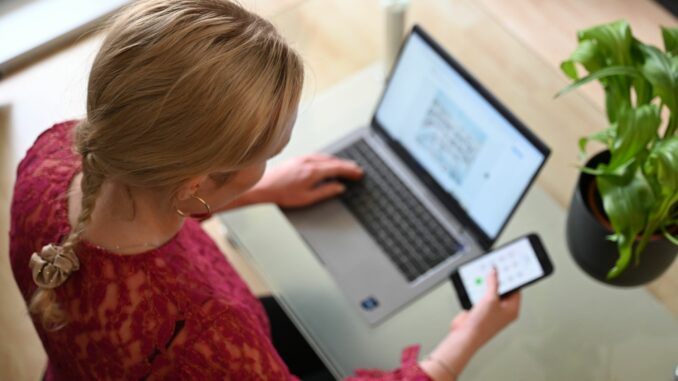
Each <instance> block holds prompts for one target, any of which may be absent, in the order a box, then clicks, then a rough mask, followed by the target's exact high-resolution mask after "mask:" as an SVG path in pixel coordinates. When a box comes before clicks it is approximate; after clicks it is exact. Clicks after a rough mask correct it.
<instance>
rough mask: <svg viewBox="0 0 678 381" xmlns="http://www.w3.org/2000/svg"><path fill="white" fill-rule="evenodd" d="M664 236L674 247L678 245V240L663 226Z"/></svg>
mask: <svg viewBox="0 0 678 381" xmlns="http://www.w3.org/2000/svg"><path fill="white" fill-rule="evenodd" d="M662 234H664V237H665V238H666V239H667V240H669V242H671V243H672V244H674V245H678V238H676V237H674V236H673V235H672V234H671V233H669V232H668V231H667V230H666V228H665V227H664V226H662Z"/></svg>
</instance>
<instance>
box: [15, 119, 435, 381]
mask: <svg viewBox="0 0 678 381" xmlns="http://www.w3.org/2000/svg"><path fill="white" fill-rule="evenodd" d="M75 123H76V122H73V121H71V122H66V123H62V124H57V125H55V126H54V127H52V128H50V129H49V130H47V131H46V132H44V133H43V134H42V135H41V136H40V137H39V138H38V139H37V141H36V142H35V144H34V145H33V147H32V148H31V149H30V150H29V151H28V153H27V154H26V157H25V158H24V159H23V161H22V162H21V164H20V165H19V167H18V169H17V181H16V186H15V188H14V198H13V200H12V209H11V230H10V259H11V264H12V270H13V272H14V277H15V279H16V282H17V284H18V285H19V288H20V289H21V292H22V294H23V296H24V299H26V300H29V299H30V297H31V295H32V294H33V292H34V291H35V289H36V287H37V286H36V285H35V284H34V282H33V279H32V277H31V271H30V269H29V266H28V263H29V259H30V256H31V254H32V253H33V252H36V251H39V250H40V248H41V247H42V246H43V245H46V244H48V243H60V242H61V241H62V240H63V238H64V237H65V236H66V235H67V234H68V233H69V231H70V225H69V222H68V199H67V195H66V192H67V190H68V189H69V185H70V182H71V180H72V178H73V177H74V176H75V175H76V174H77V173H78V172H79V170H80V158H79V156H77V154H76V153H74V151H73V149H72V148H71V147H72V141H73V139H72V136H71V135H72V131H73V126H74V125H75ZM76 253H77V255H78V257H79V260H80V270H79V271H77V272H75V273H73V274H72V275H71V276H70V278H69V279H68V280H67V281H66V282H65V283H64V284H63V285H62V286H60V287H58V288H57V289H56V294H57V298H58V301H59V303H60V305H61V307H62V308H63V309H64V310H65V311H67V313H68V315H69V318H70V320H69V324H68V325H66V327H64V328H62V329H61V330H58V331H56V332H47V331H45V330H44V329H42V327H41V325H40V324H39V323H37V322H36V323H35V327H36V329H37V331H38V334H39V335H40V339H41V340H42V343H43V345H44V347H45V350H46V352H47V355H48V357H49V363H48V367H47V372H46V379H47V380H69V381H74V380H95V379H96V380H113V379H114V380H123V379H124V380H288V379H291V380H296V379H297V378H296V377H294V376H292V375H290V374H289V371H288V369H287V367H286V366H285V364H284V363H283V361H282V360H281V359H280V356H279V355H278V353H277V352H276V350H275V348H274V347H273V345H272V344H271V335H270V328H269V323H268V319H267V317H266V314H265V312H264V309H263V307H262V305H261V304H260V303H259V301H258V300H257V298H256V297H254V296H253V295H252V293H251V292H250V290H249V289H248V288H247V286H246V285H245V283H244V282H243V281H242V279H241V278H240V276H238V274H237V273H236V272H235V270H234V269H233V267H232V266H231V265H230V263H229V262H228V261H227V260H226V258H225V257H224V255H223V254H222V253H221V252H220V251H219V249H218V248H217V246H216V245H215V244H214V242H213V241H212V240H211V239H210V238H209V237H208V236H207V234H206V233H205V232H204V231H203V230H202V229H201V227H200V225H199V224H198V223H197V222H195V221H186V222H185V224H184V225H183V227H182V229H181V230H180V231H179V232H178V233H177V235H176V236H175V237H174V238H172V239H171V240H170V241H169V242H167V243H166V244H165V245H163V246H162V247H159V248H157V249H154V250H150V251H147V252H144V253H141V254H137V255H116V254H114V253H111V252H108V251H105V250H103V249H101V248H98V247H96V246H94V245H92V244H88V243H87V242H82V243H81V244H80V245H79V247H78V248H77V250H76ZM417 352H418V348H417V347H410V348H408V349H406V350H405V351H403V362H402V366H401V368H399V369H396V370H393V371H380V370H358V371H356V375H355V377H352V378H351V379H353V380H368V379H369V380H372V379H379V380H429V377H427V376H426V374H425V373H424V372H423V371H422V369H421V368H420V367H419V366H418V365H417V361H416V357H417Z"/></svg>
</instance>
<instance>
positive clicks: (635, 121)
mask: <svg viewBox="0 0 678 381" xmlns="http://www.w3.org/2000/svg"><path fill="white" fill-rule="evenodd" d="M660 124H661V118H660V116H659V108H658V107H657V106H655V105H653V104H648V105H643V106H641V107H638V108H635V109H634V108H622V109H621V110H619V116H618V118H617V134H616V137H615V140H614V142H613V144H612V146H611V147H610V153H611V157H610V162H609V164H608V168H609V171H610V172H614V171H615V170H616V169H617V168H619V167H620V166H623V165H626V164H628V163H629V161H630V160H635V159H637V157H638V155H639V154H640V153H641V152H642V151H645V150H647V147H648V145H649V144H650V143H651V142H653V141H654V140H655V139H656V138H657V136H658V135H657V130H658V128H659V126H660Z"/></svg>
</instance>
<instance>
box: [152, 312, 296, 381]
mask: <svg viewBox="0 0 678 381" xmlns="http://www.w3.org/2000/svg"><path fill="white" fill-rule="evenodd" d="M188 325H189V324H188V323H187V324H186V330H187V331H188V332H185V334H181V335H179V336H178V337H177V339H176V340H175V342H174V344H173V347H174V348H172V349H171V350H170V351H171V352H172V354H171V357H174V359H171V358H168V360H169V361H170V362H174V366H176V368H175V369H174V370H175V371H176V372H177V373H178V374H176V375H170V374H167V373H166V372H165V371H163V369H158V371H157V372H154V379H155V377H157V379H159V380H160V379H168V378H172V377H176V379H179V380H242V381H250V380H252V381H254V380H258V381H259V380H260V381H269V380H270V381H273V380H275V381H280V380H294V381H298V378H297V377H295V376H293V375H291V374H290V372H289V370H288V369H287V366H286V365H285V363H284V362H283V361H282V359H281V358H280V356H279V355H278V353H277V352H276V350H275V348H274V347H273V344H272V343H271V341H270V339H269V338H268V336H267V335H266V334H265V333H264V332H263V330H262V329H261V328H260V327H259V324H258V323H257V322H255V321H254V319H253V317H251V316H249V315H247V314H246V313H245V312H243V311H240V310H238V309H237V308H232V309H229V310H227V311H226V312H223V313H221V314H220V315H219V316H218V317H216V318H214V319H212V321H210V322H203V323H198V324H195V325H194V327H193V328H190V327H188ZM158 365H160V367H161V368H162V365H161V364H158Z"/></svg>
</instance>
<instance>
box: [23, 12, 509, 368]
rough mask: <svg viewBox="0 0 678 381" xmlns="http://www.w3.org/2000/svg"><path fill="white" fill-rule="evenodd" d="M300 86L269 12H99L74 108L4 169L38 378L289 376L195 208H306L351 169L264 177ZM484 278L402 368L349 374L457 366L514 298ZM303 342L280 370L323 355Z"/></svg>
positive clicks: (316, 160)
mask: <svg viewBox="0 0 678 381" xmlns="http://www.w3.org/2000/svg"><path fill="white" fill-rule="evenodd" d="M302 83H303V68H302V64H301V60H300V59H299V57H298V55H297V54H296V53H295V52H294V51H293V50H292V49H290V48H289V47H288V46H287V44H286V43H285V42H284V41H283V39H282V38H281V37H280V36H279V35H278V33H277V32H276V31H275V29H274V28H273V26H272V25H271V24H270V23H268V22H267V21H265V20H262V19H261V18H259V17H258V16H256V15H254V14H252V13H249V12H247V11H245V10H243V9H242V8H241V7H239V6H238V5H236V4H233V3H231V2H229V1H226V0H148V1H139V2H135V3H133V4H132V5H130V6H129V7H128V8H126V9H125V10H124V11H123V12H121V13H120V14H119V15H118V16H117V17H116V18H115V19H114V21H113V23H112V24H111V25H110V28H109V32H108V36H107V37H106V39H105V41H104V43H103V45H102V47H101V50H100V51H99V53H98V55H97V57H96V59H95V61H94V64H93V67H92V71H91V74H90V78H89V84H88V97H87V116H86V118H85V119H84V120H82V121H78V122H66V123H62V124H58V125H55V126H54V127H52V128H51V129H49V130H47V131H46V132H45V133H43V134H42V135H41V136H40V137H39V138H38V140H37V141H36V142H35V144H34V146H33V147H32V148H31V149H30V150H29V151H28V153H27V155H26V157H25V158H24V160H23V161H22V162H21V164H20V165H19V168H18V171H17V174H18V177H17V182H16V186H15V191H14V199H13V203H12V211H11V214H12V215H11V221H12V226H11V232H10V236H11V247H10V256H11V263H12V269H13V272H14V275H15V278H16V281H17V283H18V285H19V287H20V289H21V291H22V293H23V296H24V298H25V299H26V301H27V304H28V306H29V311H30V312H31V316H32V318H33V321H34V324H35V326H36V329H37V330H38V333H39V335H40V338H41V340H42V342H43V345H44V347H45V350H46V352H47V354H48V357H49V364H48V368H47V371H46V374H45V378H46V379H47V380H92V379H97V380H98V379H115V380H117V379H129V380H142V379H143V380H161V379H181V380H216V379H231V380H283V379H295V376H292V375H291V373H290V369H289V368H288V366H287V364H286V363H285V361H284V360H283V358H281V354H283V355H284V354H285V353H289V352H290V350H289V348H287V349H286V348H285V347H286V346H289V345H298V344H294V343H293V342H296V341H299V339H298V337H295V336H294V334H292V335H291V336H288V339H283V340H280V339H278V340H276V332H273V336H272V334H271V328H270V325H269V321H268V317H267V315H266V312H265V311H264V308H263V307H262V304H261V303H260V301H258V300H257V299H256V298H255V297H254V296H253V295H252V294H251V293H250V291H249V290H248V289H247V287H246V285H245V284H244V283H243V282H242V280H241V279H240V277H239V276H238V275H237V274H236V273H235V271H234V270H233V268H232V267H231V265H230V264H229V263H228V262H227V261H226V259H225V258H224V256H223V255H222V254H221V253H220V252H219V250H218V249H217V247H216V246H215V244H214V243H213V242H212V241H211V240H210V239H209V238H208V236H207V235H206V234H205V233H204V232H203V231H202V230H201V228H200V225H199V223H198V222H197V221H196V220H199V219H204V218H207V217H209V216H210V215H211V214H212V213H213V212H216V211H222V210H226V209H229V208H233V207H237V206H242V205H246V204H251V203H257V202H275V203H277V204H278V205H280V206H281V207H299V206H304V205H308V204H311V203H313V202H316V201H318V200H322V199H325V198H328V197H332V196H335V195H337V194H339V193H341V192H342V191H343V187H342V186H341V185H340V184H339V183H337V182H336V181H331V180H328V179H332V178H337V177H347V178H351V179H359V178H360V177H361V176H362V171H361V170H360V168H358V167H357V166H356V165H355V164H353V163H351V162H346V161H341V160H339V159H337V158H333V157H327V156H321V155H311V156H307V157H304V158H300V159H296V160H293V161H291V162H288V163H287V164H285V165H283V166H281V167H279V168H277V169H275V170H273V171H270V172H268V173H267V174H266V175H265V176H263V178H262V175H263V173H264V169H265V166H266V161H267V159H269V158H270V157H272V156H274V155H275V154H276V153H278V152H279V151H280V150H281V149H282V148H283V147H284V146H285V145H286V143H287V141H288V140H289V138H290V134H291V130H292V125H293V124H294V121H295V117H296V110H297V106H298V103H299V97H300V93H301V89H302ZM489 283H490V285H491V287H490V290H489V291H488V294H487V295H486V296H485V299H484V300H483V302H481V303H480V304H479V305H478V306H476V307H475V308H474V309H473V310H472V311H470V312H469V313H463V314H460V315H458V316H457V317H456V318H455V319H454V320H453V322H452V329H451V332H450V333H449V334H448V335H447V336H446V337H445V338H443V340H442V341H441V343H440V345H439V346H438V347H437V348H436V349H435V350H434V351H433V352H432V353H431V354H430V356H428V357H427V358H426V359H424V360H422V361H421V362H419V363H417V361H416V357H417V353H416V352H417V351H416V348H410V349H408V350H406V351H405V352H404V356H403V365H402V367H401V368H399V369H396V370H394V371H358V372H357V375H356V378H355V379H382V380H396V379H403V380H428V379H434V380H452V379H455V378H456V377H457V376H458V374H459V372H461V371H462V369H463V368H464V366H465V365H466V363H467V362H468V361H469V359H470V357H471V356H472V355H473V353H474V352H475V351H476V350H477V349H478V348H479V347H480V346H482V345H483V344H484V343H485V342H487V341H488V340H489V339H490V338H491V337H493V336H494V335H495V334H496V333H497V332H498V331H500V330H501V329H502V328H503V327H504V326H506V325H507V324H508V323H509V322H510V321H512V320H514V319H515V318H516V316H517V311H518V306H519V296H518V295H516V296H513V297H511V298H509V299H507V300H503V301H500V300H499V299H498V298H497V296H496V288H497V285H496V283H497V281H496V274H491V275H490V278H489ZM269 303H270V301H269ZM274 310H275V307H270V308H269V311H274ZM270 313H274V312H270ZM273 318H274V319H275V320H274V321H273V327H274V330H278V331H285V330H287V328H276V327H284V325H282V326H281V325H279V324H280V323H278V322H277V321H278V319H279V317H277V316H273ZM283 324H284V323H283ZM290 329H291V328H290ZM282 333H285V332H282ZM277 337H278V338H279V337H281V336H280V333H278V334H277ZM283 337H285V336H284V335H283ZM304 350H306V351H307V349H304ZM291 352H295V353H297V355H298V353H300V352H299V351H298V350H297V348H294V349H292V351H291ZM301 353H308V356H307V358H306V357H303V356H302V358H301V360H299V359H297V360H296V361H297V362H301V363H302V364H301V365H299V364H289V365H290V367H294V369H298V370H299V372H300V373H307V374H310V373H312V372H313V371H314V370H315V368H318V367H320V365H319V362H318V361H317V358H314V357H313V355H312V353H311V352H310V351H307V352H301ZM291 357H293V356H292V355H285V359H286V360H287V359H288V358H291ZM297 357H298V356H297ZM305 365H306V366H305ZM315 365H318V366H315ZM302 375H303V374H302Z"/></svg>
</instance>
